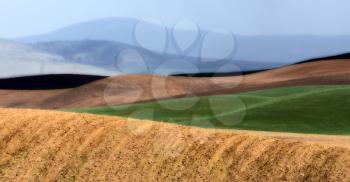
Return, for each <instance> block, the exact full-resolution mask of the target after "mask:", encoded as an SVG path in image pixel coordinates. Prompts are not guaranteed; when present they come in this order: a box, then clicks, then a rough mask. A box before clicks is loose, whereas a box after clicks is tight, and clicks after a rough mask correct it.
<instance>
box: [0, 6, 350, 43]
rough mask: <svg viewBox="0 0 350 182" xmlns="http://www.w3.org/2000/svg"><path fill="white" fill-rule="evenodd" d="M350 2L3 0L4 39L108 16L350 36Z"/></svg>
mask: <svg viewBox="0 0 350 182" xmlns="http://www.w3.org/2000/svg"><path fill="white" fill-rule="evenodd" d="M349 7H350V1H349V0H220V1H218V0H176V1H169V0H168V1H165V0H123V1H122V0H0V38H17V37H22V36H28V35H33V34H41V33H47V32H50V31H54V30H56V29H59V28H62V27H65V26H68V25H71V24H75V23H79V22H82V21H88V20H94V19H99V18H105V17H129V18H130V17H131V18H155V19H159V20H161V21H163V22H164V23H165V24H166V25H168V26H172V25H174V24H175V23H176V22H177V21H180V20H184V19H186V20H191V21H194V22H196V23H197V24H198V25H199V26H200V27H202V28H205V29H211V28H225V29H228V30H230V31H232V32H233V33H236V34H244V35H274V34H282V35H295V34H314V35H350V23H349V22H350V11H348V8H349Z"/></svg>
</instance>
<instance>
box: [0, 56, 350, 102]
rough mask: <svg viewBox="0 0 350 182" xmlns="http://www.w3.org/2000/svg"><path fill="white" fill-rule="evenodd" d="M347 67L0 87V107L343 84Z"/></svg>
mask: <svg viewBox="0 0 350 182" xmlns="http://www.w3.org/2000/svg"><path fill="white" fill-rule="evenodd" d="M349 69H350V61H349V60H324V61H317V62H310V63H303V64H298V65H291V66H287V67H284V68H279V69H273V70H269V71H264V72H259V73H255V74H249V75H244V76H231V77H212V78H193V77H163V76H157V75H124V76H116V77H108V78H106V79H102V80H98V81H95V82H91V83H88V84H86V85H83V86H80V87H76V88H71V89H60V90H31V91H28V90H27V91H26V90H0V94H1V95H3V98H2V99H1V100H0V106H1V107H29V108H46V109H52V108H81V107H95V106H106V105H118V104H127V103H135V102H143V101H152V100H155V99H167V98H178V97H189V96H204V95H219V94H232V93H240V92H247V91H254V90H261V89H268V88H277V87H289V86H303V85H339V84H344V85H346V84H349V83H350V71H349ZM33 95H40V97H33ZM62 98H64V99H62Z"/></svg>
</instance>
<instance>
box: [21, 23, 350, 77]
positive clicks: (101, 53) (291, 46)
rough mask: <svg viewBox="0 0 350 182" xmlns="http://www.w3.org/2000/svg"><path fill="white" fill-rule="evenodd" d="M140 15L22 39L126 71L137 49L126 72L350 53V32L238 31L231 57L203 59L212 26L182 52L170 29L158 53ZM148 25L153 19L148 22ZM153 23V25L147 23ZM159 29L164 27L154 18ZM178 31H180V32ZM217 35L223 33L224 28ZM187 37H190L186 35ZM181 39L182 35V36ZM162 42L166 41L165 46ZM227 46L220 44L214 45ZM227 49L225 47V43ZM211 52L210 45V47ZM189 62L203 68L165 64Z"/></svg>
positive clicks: (217, 67) (257, 66)
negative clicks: (139, 35) (143, 32)
mask: <svg viewBox="0 0 350 182" xmlns="http://www.w3.org/2000/svg"><path fill="white" fill-rule="evenodd" d="M139 21H140V20H138V19H132V18H104V19H99V20H93V21H87V22H82V23H77V24H74V25H71V26H68V27H64V28H62V29H59V30H57V31H54V32H51V33H47V34H43V35H35V36H29V37H23V38H19V39H18V40H19V41H21V42H25V43H30V44H31V46H33V47H34V48H35V49H37V50H39V51H41V52H45V53H50V54H52V55H57V56H60V57H62V58H64V59H65V60H66V61H68V62H71V63H76V64H83V65H89V66H94V67H98V68H102V69H107V70H109V71H116V70H117V71H120V70H118V68H117V66H116V62H117V60H118V56H120V54H121V53H122V52H123V51H124V50H133V51H134V53H135V54H134V55H129V57H128V59H129V60H126V62H125V64H124V65H127V69H123V70H122V72H123V73H126V74H128V73H155V72H156V73H160V74H165V75H166V74H182V73H183V72H185V73H190V74H192V73H198V72H199V73H222V72H224V73H225V72H233V71H234V72H237V70H230V69H228V70H225V69H226V68H227V66H226V65H227V64H230V65H236V66H237V68H238V72H240V71H241V72H252V71H257V70H265V69H271V68H276V67H282V66H286V65H290V64H295V63H298V62H302V61H305V60H310V59H315V58H322V57H327V56H331V55H338V54H343V53H348V52H350V36H314V35H286V36H283V35H275V36H274V35H270V36H265V35H260V36H259V35H257V36H247V35H244V36H243V35H235V45H236V47H235V50H234V53H232V55H230V56H228V57H227V58H225V59H222V60H217V61H212V62H203V61H202V59H203V58H205V57H203V50H201V49H202V47H203V44H204V43H203V41H202V39H204V37H205V36H206V34H207V33H208V30H201V31H200V32H199V37H200V38H199V41H197V42H196V43H195V44H194V46H192V47H191V48H190V49H189V50H186V51H181V50H179V49H178V47H177V46H176V42H175V41H174V39H173V38H174V37H173V36H172V35H171V34H172V33H174V31H173V30H172V29H171V27H167V28H168V30H169V31H168V37H167V38H168V40H167V43H166V45H165V52H164V53H163V54H162V53H157V52H152V51H150V50H147V47H142V46H140V45H139V44H138V43H137V41H136V40H135V37H134V31H135V26H136V25H137V24H138V22H139ZM146 24H147V22H146ZM147 25H148V24H147ZM149 26H151V27H153V28H157V27H159V25H157V24H152V23H150V24H149ZM176 31H182V32H181V33H184V34H186V33H193V32H191V31H190V30H187V31H183V30H176ZM176 31H175V32H176ZM147 35H148V36H149V38H150V40H153V39H156V38H157V36H159V35H157V34H152V33H149V34H147ZM212 36H214V38H215V37H219V36H221V34H220V33H216V34H213V35H212ZM185 37H186V36H184V38H185ZM178 39H181V37H180V38H178ZM159 46H161V45H159ZM211 46H213V47H220V46H222V45H221V44H220V43H217V44H215V42H214V43H213V45H211ZM223 48H224V47H223ZM206 51H210V49H206ZM135 57H137V58H138V59H143V60H142V63H137V61H135V60H133V59H134V58H135ZM179 60H182V61H187V62H188V63H190V64H192V65H193V66H194V67H196V68H198V71H195V70H190V71H189V70H188V69H186V67H184V66H183V65H181V64H175V63H173V64H170V67H169V65H168V67H167V66H163V67H161V69H163V70H159V66H160V65H163V63H165V62H174V61H179ZM140 67H147V70H146V71H145V70H144V71H141V72H140V71H138V70H139V69H138V68H140Z"/></svg>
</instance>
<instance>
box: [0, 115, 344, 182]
mask: <svg viewBox="0 0 350 182" xmlns="http://www.w3.org/2000/svg"><path fill="white" fill-rule="evenodd" d="M290 135H291V136H289V135H283V137H280V136H279V134H278V133H276V134H271V133H265V134H262V133H260V132H252V133H249V132H244V131H240V132H235V131H234V132H230V131H224V130H206V129H196V128H191V127H184V126H177V125H170V124H162V123H156V122H151V121H138V120H128V119H125V118H118V117H107V116H95V115H89V114H75V113H63V112H56V111H39V110H20V109H0V181H151V180H153V181H349V180H350V149H349V148H342V147H340V146H342V145H343V144H344V143H343V142H346V140H344V138H343V137H340V138H338V137H336V136H334V137H332V136H316V135H313V136H309V135H298V136H297V137H296V136H294V134H290ZM318 137H321V139H318ZM322 137H324V138H322ZM315 138H316V139H315ZM338 139H339V141H338V144H337V143H334V144H333V145H332V146H330V145H328V144H327V142H329V141H330V140H332V141H337V140H338ZM349 141H350V140H348V142H349ZM347 146H349V145H347Z"/></svg>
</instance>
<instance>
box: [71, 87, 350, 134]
mask: <svg viewBox="0 0 350 182" xmlns="http://www.w3.org/2000/svg"><path fill="white" fill-rule="evenodd" d="M66 111H73V112H83V113H93V114H102V115H118V116H123V117H131V118H138V119H150V120H156V121H165V122H171V123H177V124H182V125H190V126H198V127H204V128H226V129H243V130H258V131H277V132H278V131H280V132H292V133H313V134H331V135H349V134H350V120H349V118H350V86H344V85H341V86H304V87H286V88H276V89H268V90H260V91H255V92H248V93H242V94H232V95H218V96H206V97H193V98H182V99H170V100H162V101H155V102H147V103H139V104H129V105H119V106H113V107H98V108H83V109H70V110H66Z"/></svg>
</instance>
